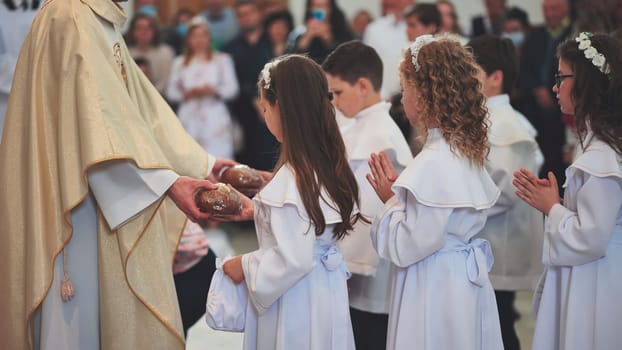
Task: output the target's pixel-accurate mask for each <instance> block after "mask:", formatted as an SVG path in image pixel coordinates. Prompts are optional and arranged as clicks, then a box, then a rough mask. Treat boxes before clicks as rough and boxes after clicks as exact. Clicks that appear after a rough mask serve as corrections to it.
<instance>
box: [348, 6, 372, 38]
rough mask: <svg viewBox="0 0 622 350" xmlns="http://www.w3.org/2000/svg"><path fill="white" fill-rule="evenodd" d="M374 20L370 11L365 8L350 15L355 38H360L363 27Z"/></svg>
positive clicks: (365, 27)
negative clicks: (352, 15)
mask: <svg viewBox="0 0 622 350" xmlns="http://www.w3.org/2000/svg"><path fill="white" fill-rule="evenodd" d="M373 20H374V18H373V17H372V15H371V13H369V11H367V10H358V11H357V12H356V14H355V15H354V17H352V24H351V27H352V32H353V34H354V36H355V37H356V38H357V39H362V38H363V34H365V29H367V26H368V25H369V24H370V23H371V22H372V21H373Z"/></svg>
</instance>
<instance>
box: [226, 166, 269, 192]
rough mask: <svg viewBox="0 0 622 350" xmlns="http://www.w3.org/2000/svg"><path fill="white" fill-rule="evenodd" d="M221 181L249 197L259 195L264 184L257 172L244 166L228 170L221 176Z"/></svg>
mask: <svg viewBox="0 0 622 350" xmlns="http://www.w3.org/2000/svg"><path fill="white" fill-rule="evenodd" d="M220 181H222V182H225V183H228V184H230V185H231V186H233V187H234V188H235V189H236V190H238V191H240V192H242V193H243V194H244V195H246V196H249V197H252V196H254V195H255V194H257V192H259V190H260V189H261V187H263V183H264V180H263V178H262V177H261V175H260V174H259V172H257V170H255V169H253V168H251V167H249V166H247V165H243V164H238V165H236V166H233V167H231V168H227V169H226V170H225V171H224V172H223V173H222V174H221V175H220Z"/></svg>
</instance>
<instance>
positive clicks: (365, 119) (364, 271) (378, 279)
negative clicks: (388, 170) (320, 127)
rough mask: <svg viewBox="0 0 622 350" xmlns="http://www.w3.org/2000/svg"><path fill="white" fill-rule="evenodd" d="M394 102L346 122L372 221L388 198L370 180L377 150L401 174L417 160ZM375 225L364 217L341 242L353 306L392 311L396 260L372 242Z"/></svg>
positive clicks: (345, 132) (362, 196)
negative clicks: (380, 252) (372, 158)
mask: <svg viewBox="0 0 622 350" xmlns="http://www.w3.org/2000/svg"><path fill="white" fill-rule="evenodd" d="M389 108H391V104H390V103H387V102H379V103H376V104H374V105H372V106H370V107H368V108H365V109H363V110H361V111H360V112H359V113H357V114H356V115H355V116H354V117H353V118H352V122H351V123H348V124H344V125H341V127H340V131H341V135H342V137H343V141H344V143H345V145H346V153H347V155H348V161H349V162H350V168H351V169H352V172H353V173H354V177H355V178H356V182H357V184H358V186H359V198H360V212H361V214H363V216H365V217H366V218H367V219H368V220H369V221H370V222H371V221H372V220H373V219H374V217H376V215H377V214H378V213H380V211H382V208H384V203H382V201H381V200H380V198H378V195H377V194H376V192H375V191H374V188H373V187H372V186H371V185H370V183H369V181H367V177H366V176H367V174H369V173H370V172H371V170H370V169H369V163H368V161H369V159H370V154H371V153H378V152H380V151H385V152H386V154H387V156H389V159H390V160H391V163H392V164H393V166H394V167H395V169H396V171H397V172H398V174H399V173H400V172H402V170H403V169H404V168H405V167H406V165H408V163H409V162H410V161H411V160H412V153H411V151H410V147H409V146H408V142H406V139H405V138H404V136H403V134H402V132H401V131H400V129H399V127H398V126H397V124H395V122H394V121H393V119H392V118H391V116H390V115H389ZM370 229H371V224H368V223H365V222H363V221H358V222H357V223H356V224H355V225H354V229H353V230H352V231H351V232H350V233H349V234H348V235H347V236H346V237H345V238H344V239H343V240H341V241H339V243H338V244H337V246H338V247H339V249H340V250H341V252H342V254H343V257H344V259H345V261H346V265H347V266H348V270H349V271H350V272H352V274H353V275H352V277H351V278H350V281H349V282H348V285H349V288H348V293H349V298H350V306H352V307H353V308H355V309H357V310H362V311H366V312H372V313H377V314H378V313H379V314H387V313H389V299H390V279H389V277H390V274H391V264H390V263H389V262H388V261H387V260H384V259H379V257H378V253H376V250H375V249H374V246H373V245H372V242H371V236H370V233H369V231H370Z"/></svg>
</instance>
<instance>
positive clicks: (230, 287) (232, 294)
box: [205, 257, 248, 332]
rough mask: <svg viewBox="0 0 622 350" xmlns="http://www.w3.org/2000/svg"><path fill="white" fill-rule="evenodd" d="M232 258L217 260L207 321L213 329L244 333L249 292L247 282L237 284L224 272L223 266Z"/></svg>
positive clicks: (207, 305)
mask: <svg viewBox="0 0 622 350" xmlns="http://www.w3.org/2000/svg"><path fill="white" fill-rule="evenodd" d="M230 258H231V257H227V258H225V259H219V258H217V259H216V272H214V276H213V277H212V283H211V284H210V286H209V291H208V292H207V304H206V312H205V320H206V321H207V325H208V326H210V327H211V328H212V329H216V330H219V331H227V332H244V323H245V322H246V305H247V304H248V291H247V287H246V282H244V281H242V283H240V284H235V283H234V282H233V281H232V280H231V279H230V278H229V276H227V275H225V273H224V272H223V271H222V265H223V264H224V263H225V262H226V261H227V260H229V259H230Z"/></svg>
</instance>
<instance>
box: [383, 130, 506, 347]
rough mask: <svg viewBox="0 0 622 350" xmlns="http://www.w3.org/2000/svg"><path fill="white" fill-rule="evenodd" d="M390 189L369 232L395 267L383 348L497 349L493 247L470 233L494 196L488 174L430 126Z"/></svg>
mask: <svg viewBox="0 0 622 350" xmlns="http://www.w3.org/2000/svg"><path fill="white" fill-rule="evenodd" d="M393 191H394V192H395V196H394V197H392V198H391V199H389V200H388V201H387V203H386V204H385V208H384V210H383V212H382V213H381V214H380V215H379V216H378V217H377V218H376V220H375V221H374V224H373V226H372V231H371V232H372V240H373V242H374V246H375V247H376V250H377V251H378V254H379V255H380V256H381V257H383V258H385V259H388V260H390V261H391V262H392V263H393V264H394V265H396V267H395V277H394V281H393V295H392V298H391V310H390V312H389V329H388V334H387V349H389V350H394V349H400V350H401V349H421V350H443V349H446V350H455V349H461V350H476V349H477V350H498V349H503V343H502V340H501V330H500V327H499V315H498V312H497V305H496V299H495V294H494V291H493V289H492V285H491V283H490V280H489V279H488V271H489V270H490V268H491V266H492V263H493V257H492V252H491V249H490V245H489V243H488V242H487V241H485V240H482V239H472V238H473V237H474V236H475V235H476V234H477V233H478V232H479V231H480V230H481V229H482V227H483V226H484V224H485V223H486V211H485V210H486V209H488V208H490V207H492V206H493V205H494V203H495V201H496V200H497V198H498V197H499V189H498V188H497V187H496V186H495V184H494V182H493V181H492V179H491V178H490V176H489V175H488V173H487V172H486V171H485V170H484V168H483V167H476V166H473V165H471V164H469V162H468V160H467V159H466V158H464V157H462V156H458V155H456V154H454V153H452V152H451V150H450V148H449V145H448V144H447V143H446V141H445V139H444V138H443V137H442V136H441V133H440V131H439V130H438V129H431V130H429V131H428V138H427V141H426V143H425V145H424V146H423V149H422V150H421V152H420V153H419V154H418V155H417V156H416V157H415V158H414V159H413V160H412V161H411V163H410V164H409V165H408V167H407V168H406V169H405V170H404V171H403V172H402V174H401V175H400V176H399V177H398V179H397V180H396V181H395V183H394V185H393Z"/></svg>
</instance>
